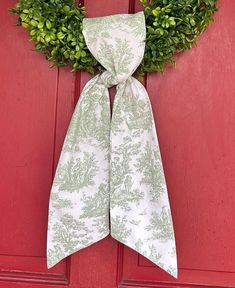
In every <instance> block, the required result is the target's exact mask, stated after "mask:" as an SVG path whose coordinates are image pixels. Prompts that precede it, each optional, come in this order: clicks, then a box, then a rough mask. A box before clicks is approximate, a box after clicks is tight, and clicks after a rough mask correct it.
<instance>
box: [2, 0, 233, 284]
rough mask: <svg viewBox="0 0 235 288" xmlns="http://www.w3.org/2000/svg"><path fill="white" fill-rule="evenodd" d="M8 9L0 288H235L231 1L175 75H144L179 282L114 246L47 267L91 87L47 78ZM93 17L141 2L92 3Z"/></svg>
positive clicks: (66, 75) (78, 80)
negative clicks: (68, 161) (54, 208)
mask: <svg viewBox="0 0 235 288" xmlns="http://www.w3.org/2000/svg"><path fill="white" fill-rule="evenodd" d="M15 3H16V1H13V0H4V1H3V0H2V1H1V7H0V8H1V9H0V28H1V30H0V31H1V33H0V57H1V65H0V91H1V94H0V95H1V97H0V101H1V102H0V127H1V128H0V131H1V137H0V166H1V169H0V171H1V176H0V189H1V190H0V213H1V214H0V216H1V217H0V287H1V288H2V287H3V288H9V287H12V288H14V287H48V288H49V287H54V288H56V287H58V288H59V287H60V288H61V287H74V288H115V287H119V288H127V287H129V288H134V287H139V288H148V287H149V288H150V287H151V288H155V287H235V228H234V227H235V212H234V211H235V196H234V195H235V193H234V192H235V132H234V127H235V62H234V59H235V20H234V15H235V1H232V0H221V1H220V11H219V12H218V13H217V15H216V19H215V23H214V24H213V25H212V26H210V28H209V29H208V30H207V32H206V33H205V34H203V36H202V37H200V40H199V42H198V45H197V47H195V48H194V49H193V50H191V51H189V52H187V53H184V54H182V55H180V56H179V57H177V66H176V68H172V67H169V68H168V69H167V70H166V71H165V73H164V75H163V76H161V75H159V74H151V75H148V76H147V77H146V87H147V90H148V92H149V95H150V98H151V102H152V106H153V111H154V116H155V120H156V123H157V129H158V136H159V142H160V147H161V151H162V157H163V162H164V169H165V173H166V178H167V183H168V187H169V198H170V202H171V207H172V214H173V222H174V227H175V235H176V241H177V243H176V244H177V252H178V264H179V279H178V280H177V281H176V280H175V279H174V278H172V277H171V276H169V275H168V274H167V273H166V272H164V271H163V270H161V269H160V268H157V267H156V266H154V265H153V264H151V262H149V261H147V260H146V259H145V258H144V257H141V256H139V255H138V254H137V253H136V252H134V251H133V250H131V249H129V248H127V247H125V246H123V245H121V244H119V243H118V242H116V241H115V240H113V239H112V238H111V237H108V238H106V239H105V240H102V241H100V242H98V243H96V244H94V245H92V246H91V247H89V248H87V249H84V250H82V251H80V252H78V253H76V254H75V255H74V256H72V257H71V258H67V259H66V260H65V261H62V262H61V263H60V264H58V265H57V266H56V267H55V268H53V269H51V270H47V268H46V258H45V253H46V231H47V211H48V199H49V193H50V187H51V184H52V179H53V173H54V171H55V167H56V164H57V161H58V157H59V154H60V149H61V147H62V143H63V140H64V136H65V133H66V130H67V127H68V123H69V120H70V117H71V114H72V112H73V109H74V106H75V104H76V102H77V99H78V97H79V92H80V90H81V88H82V87H83V86H84V84H85V83H86V81H87V79H88V75H87V74H85V73H82V74H77V75H73V74H71V73H70V72H69V69H60V70H58V69H55V68H53V69H50V68H49V67H48V63H47V62H46V61H45V60H44V57H43V55H41V54H36V53H35V52H34V51H32V48H33V45H32V44H31V43H29V42H28V37H27V35H26V33H25V31H24V30H23V29H22V28H18V27H16V26H15V25H14V24H15V22H16V18H15V17H14V16H11V15H9V13H8V12H7V9H8V8H10V7H12V6H14V4H15ZM85 5H86V7H87V11H88V16H89V17H93V16H102V15H108V14H114V13H128V12H129V13H131V12H134V11H136V10H139V9H140V5H139V4H138V0H136V2H135V1H132V0H130V1H128V0H99V1H98V0H96V1H95V0H85Z"/></svg>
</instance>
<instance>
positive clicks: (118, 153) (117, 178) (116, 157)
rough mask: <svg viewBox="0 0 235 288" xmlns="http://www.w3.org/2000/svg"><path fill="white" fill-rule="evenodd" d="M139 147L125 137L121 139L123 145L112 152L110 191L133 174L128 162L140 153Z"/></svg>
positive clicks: (129, 138)
mask: <svg viewBox="0 0 235 288" xmlns="http://www.w3.org/2000/svg"><path fill="white" fill-rule="evenodd" d="M140 145H141V144H140V143H138V144H133V143H132V139H131V137H129V136H127V137H125V138H124V139H123V143H122V144H121V145H118V146H117V147H115V149H114V150H113V152H112V154H113V158H112V159H111V173H112V175H111V180H110V187H111V191H115V190H116V189H118V188H119V187H120V186H121V185H122V184H123V179H125V177H126V176H127V175H128V174H131V173H132V172H133V171H132V167H131V165H130V162H131V159H132V157H133V156H134V155H138V153H139V152H140V149H139V148H140Z"/></svg>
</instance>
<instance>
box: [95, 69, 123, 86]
mask: <svg viewBox="0 0 235 288" xmlns="http://www.w3.org/2000/svg"><path fill="white" fill-rule="evenodd" d="M100 79H101V81H102V83H103V84H104V86H105V87H106V88H110V87H113V86H115V85H118V84H119V83H120V82H122V81H120V80H118V79H117V77H115V76H114V75H113V74H112V73H111V72H109V71H104V72H103V73H102V74H101V75H100Z"/></svg>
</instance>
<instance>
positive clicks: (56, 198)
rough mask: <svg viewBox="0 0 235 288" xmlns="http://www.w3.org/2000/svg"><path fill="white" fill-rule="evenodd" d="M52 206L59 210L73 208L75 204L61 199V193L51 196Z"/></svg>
mask: <svg viewBox="0 0 235 288" xmlns="http://www.w3.org/2000/svg"><path fill="white" fill-rule="evenodd" d="M51 201H52V206H53V207H54V208H57V209H63V208H72V207H73V203H72V201H71V200H69V199H67V198H61V197H60V195H59V193H52V194H51Z"/></svg>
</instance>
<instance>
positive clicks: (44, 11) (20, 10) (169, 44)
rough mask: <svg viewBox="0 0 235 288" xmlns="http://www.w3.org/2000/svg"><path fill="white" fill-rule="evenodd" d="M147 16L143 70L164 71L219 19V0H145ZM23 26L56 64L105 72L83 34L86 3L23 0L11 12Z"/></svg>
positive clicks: (68, 0) (59, 0) (37, 45)
mask: <svg viewBox="0 0 235 288" xmlns="http://www.w3.org/2000/svg"><path fill="white" fill-rule="evenodd" d="M140 2H141V3H142V5H143V9H144V14H145V19H146V29H147V35H146V47H145V54H144V58H143V61H142V63H141V65H140V66H139V69H138V71H139V72H140V73H141V74H143V73H145V72H162V71H163V70H164V67H165V65H166V64H167V63H174V54H175V53H178V52H182V51H184V50H187V49H190V48H191V47H192V45H193V44H194V43H195V42H196V40H197V38H198V36H199V35H200V34H201V33H202V32H203V31H204V30H205V29H206V27H207V26H208V25H209V23H210V22H211V21H212V20H213V14H214V12H215V11H217V0H140ZM10 11H11V12H12V13H14V14H17V15H18V16H19V18H18V25H20V26H22V27H24V28H26V29H27V31H28V32H29V35H30V38H31V40H32V41H34V42H35V50H36V51H42V52H43V53H44V54H45V56H46V59H48V60H50V61H52V62H53V65H52V66H72V71H73V72H76V71H81V70H85V71H88V72H91V73H94V72H95V71H97V70H103V68H102V67H101V66H100V64H99V63H98V62H97V61H96V60H95V58H94V57H93V56H92V55H91V53H90V52H89V50H88V48H87V47H86V43H85V40H84V37H83V35H82V20H83V18H84V17H85V13H86V12H85V7H83V6H82V5H81V4H78V5H77V4H76V3H75V1H74V0H20V1H19V2H18V3H17V4H16V6H15V7H14V8H12V9H11V10H10Z"/></svg>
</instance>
